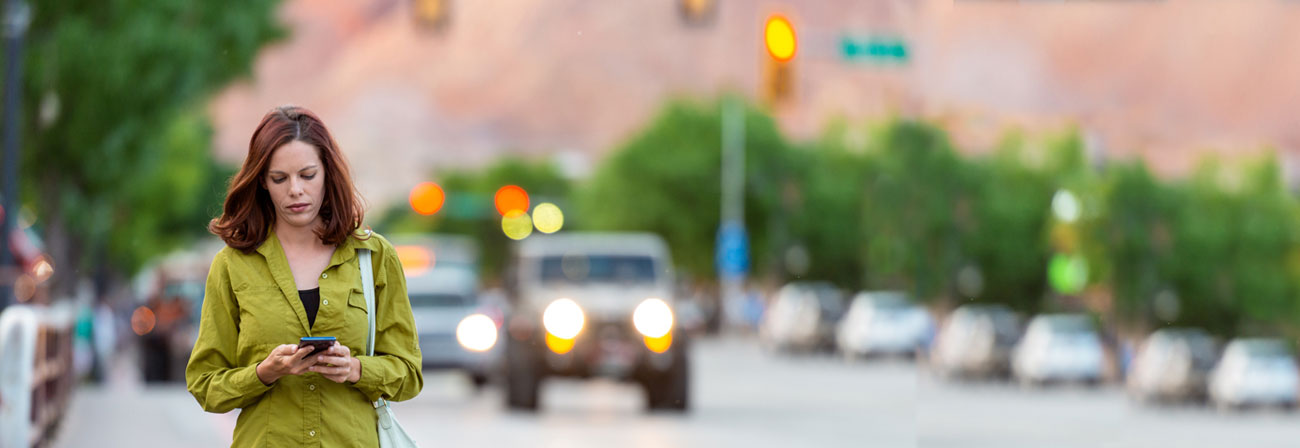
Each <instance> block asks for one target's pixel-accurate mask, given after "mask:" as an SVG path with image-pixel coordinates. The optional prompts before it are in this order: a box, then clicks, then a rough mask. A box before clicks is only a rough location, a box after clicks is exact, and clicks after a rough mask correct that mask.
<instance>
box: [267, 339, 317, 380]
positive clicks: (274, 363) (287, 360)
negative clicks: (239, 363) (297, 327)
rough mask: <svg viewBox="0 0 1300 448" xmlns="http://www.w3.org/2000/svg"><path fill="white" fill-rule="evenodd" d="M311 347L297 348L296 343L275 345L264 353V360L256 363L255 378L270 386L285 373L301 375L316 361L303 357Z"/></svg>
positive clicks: (309, 351)
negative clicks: (267, 352) (269, 351)
mask: <svg viewBox="0 0 1300 448" xmlns="http://www.w3.org/2000/svg"><path fill="white" fill-rule="evenodd" d="M311 350H312V348H311V347H302V348H299V347H298V346H297V345H293V344H284V345H280V346H276V347H275V348H274V349H272V350H271V353H269V354H267V355H266V360H264V361H262V362H261V363H258V364H257V369H256V370H257V379H259V380H262V384H265V385H268V386H270V385H271V383H274V382H275V380H278V379H280V377H283V376H285V375H301V374H303V373H304V372H307V369H309V368H311V366H312V364H315V363H316V360H315V359H303V358H306V357H307V354H308V353H311Z"/></svg>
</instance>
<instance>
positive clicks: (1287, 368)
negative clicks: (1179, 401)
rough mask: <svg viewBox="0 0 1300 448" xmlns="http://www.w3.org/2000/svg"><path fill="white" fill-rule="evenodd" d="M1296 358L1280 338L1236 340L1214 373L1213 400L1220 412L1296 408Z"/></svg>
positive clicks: (1211, 394)
mask: <svg viewBox="0 0 1300 448" xmlns="http://www.w3.org/2000/svg"><path fill="white" fill-rule="evenodd" d="M1298 375H1300V374H1298V373H1297V371H1296V361H1295V357H1294V356H1292V354H1291V349H1290V348H1289V347H1287V344H1286V343H1285V342H1283V341H1282V340H1279V339H1236V340H1233V341H1232V342H1231V343H1229V344H1228V347H1227V348H1225V349H1224V350H1223V358H1221V359H1220V360H1219V365H1218V366H1217V367H1215V368H1214V371H1213V373H1211V374H1210V390H1209V392H1210V400H1211V401H1212V402H1213V403H1214V404H1215V406H1217V407H1219V408H1220V409H1233V408H1242V407H1246V406H1254V405H1277V406H1281V407H1283V408H1285V409H1288V410H1291V409H1294V408H1295V406H1296V394H1297V383H1298V382H1300V376H1298Z"/></svg>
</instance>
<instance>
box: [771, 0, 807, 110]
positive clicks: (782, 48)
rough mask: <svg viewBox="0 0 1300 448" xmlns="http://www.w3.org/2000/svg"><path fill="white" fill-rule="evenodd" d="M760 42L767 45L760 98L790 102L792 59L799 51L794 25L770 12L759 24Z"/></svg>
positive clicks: (776, 104)
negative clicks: (762, 23) (761, 34)
mask: <svg viewBox="0 0 1300 448" xmlns="http://www.w3.org/2000/svg"><path fill="white" fill-rule="evenodd" d="M763 45H764V46H765V47H766V48H767V58H766V63H765V64H764V67H763V92H762V97H763V100H764V101H766V102H767V103H768V104H769V105H773V106H778V105H781V104H784V103H787V102H789V101H790V97H792V96H793V95H794V67H793V64H792V62H794V58H795V55H796V54H798V52H799V39H798V37H797V36H796V34H795V30H794V25H792V24H791V23H790V20H789V19H787V18H785V16H783V15H780V14H773V15H771V16H769V17H768V18H767V22H766V23H765V24H764V25H763Z"/></svg>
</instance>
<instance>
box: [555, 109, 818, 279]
mask: <svg viewBox="0 0 1300 448" xmlns="http://www.w3.org/2000/svg"><path fill="white" fill-rule="evenodd" d="M720 104H721V101H713V102H708V103H702V102H692V101H686V100H678V101H671V102H669V103H668V104H667V105H666V106H665V107H664V108H663V109H662V110H661V111H660V112H659V114H658V115H657V116H656V117H655V118H654V119H653V120H652V122H651V123H650V125H649V126H648V127H646V128H645V129H644V130H642V131H640V132H638V133H637V134H636V135H634V136H633V137H632V138H631V139H629V140H628V141H627V142H626V143H624V144H622V145H620V146H619V147H618V148H617V149H615V150H614V151H613V152H612V153H611V154H610V155H609V156H608V157H607V158H606V159H605V161H604V162H603V163H602V164H601V165H600V166H599V167H598V168H597V170H596V172H595V174H594V175H593V176H592V178H591V179H590V180H589V182H588V183H587V184H586V185H585V186H584V187H583V188H582V189H581V190H579V191H578V201H577V202H578V207H577V208H578V212H579V214H580V217H581V220H582V227H584V228H586V229H592V230H621V231H646V232H653V233H656V234H658V235H660V236H661V237H663V238H664V239H665V240H667V242H668V245H669V246H670V247H671V248H672V251H673V257H674V259H675V262H676V263H677V265H678V266H681V267H683V268H684V269H685V270H686V271H687V272H689V273H690V274H691V275H693V276H695V277H697V278H703V277H713V276H714V268H715V267H714V247H715V239H716V234H717V231H718V224H719V221H720V219H721V218H720V210H719V207H720V201H721V184H720V180H719V176H720V174H719V173H720V170H721V168H722V151H721V142H722V119H721V107H720ZM790 161H791V160H790V158H789V149H788V147H787V144H786V143H785V141H784V140H783V139H782V138H781V135H780V134H779V133H778V132H777V130H776V126H775V124H774V123H773V122H772V119H771V118H770V117H768V116H766V115H764V114H763V113H762V112H760V111H758V110H756V109H754V108H752V107H746V109H745V226H746V228H747V230H748V231H749V236H750V241H751V247H752V250H751V255H752V257H753V262H752V263H751V264H752V265H753V266H768V269H769V270H772V271H775V269H773V268H772V266H773V265H772V264H771V263H773V261H774V260H775V257H774V256H773V254H774V253H775V252H776V251H777V250H779V249H780V248H784V247H785V244H786V243H787V242H788V233H785V232H782V231H781V230H782V229H783V227H782V226H784V225H786V224H785V221H784V220H786V219H787V218H786V216H785V215H786V213H783V209H782V207H783V206H782V205H781V199H780V198H781V192H782V190H783V189H785V188H786V186H787V185H789V184H790V183H791V182H792V181H793V179H794V177H793V173H792V172H791V170H790V169H789V167H788V164H789V162H790ZM783 233H785V234H783Z"/></svg>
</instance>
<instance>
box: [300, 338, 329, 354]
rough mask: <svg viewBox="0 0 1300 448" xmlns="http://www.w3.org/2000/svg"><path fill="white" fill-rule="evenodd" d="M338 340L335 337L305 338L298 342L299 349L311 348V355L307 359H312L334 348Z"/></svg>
mask: <svg viewBox="0 0 1300 448" xmlns="http://www.w3.org/2000/svg"><path fill="white" fill-rule="evenodd" d="M336 340H337V339H335V338H334V336H317V337H304V338H302V339H299V340H298V348H303V347H311V348H312V350H311V353H308V354H307V357H311V356H312V355H315V354H317V353H320V352H321V351H323V350H325V349H328V348H330V347H331V346H333V345H334V341H336Z"/></svg>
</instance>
